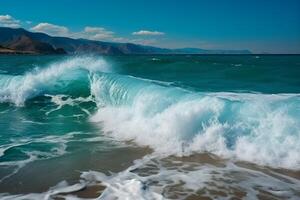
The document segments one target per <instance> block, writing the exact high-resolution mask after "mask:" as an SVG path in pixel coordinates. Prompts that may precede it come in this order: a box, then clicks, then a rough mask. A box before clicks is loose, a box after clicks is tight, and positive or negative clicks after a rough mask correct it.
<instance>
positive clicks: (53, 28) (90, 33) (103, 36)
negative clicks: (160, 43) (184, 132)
mask: <svg viewBox="0 0 300 200" xmlns="http://www.w3.org/2000/svg"><path fill="white" fill-rule="evenodd" d="M30 30H32V31H35V32H43V33H46V34H49V35H52V36H63V37H70V38H83V39H89V40H97V41H113V42H124V43H136V44H142V45H151V44H155V43H157V40H156V39H151V38H147V39H142V38H124V37H117V36H116V35H115V33H114V32H113V31H110V30H107V29H106V28H103V27H93V26H86V27H85V28H84V29H83V30H82V31H78V32H73V31H70V30H69V29H68V28H67V27H65V26H59V25H55V24H50V23H39V24H38V25H36V26H34V27H32V28H31V29H30ZM149 32H150V31H139V32H136V34H134V35H163V34H164V33H161V32H158V31H152V32H150V33H149Z"/></svg>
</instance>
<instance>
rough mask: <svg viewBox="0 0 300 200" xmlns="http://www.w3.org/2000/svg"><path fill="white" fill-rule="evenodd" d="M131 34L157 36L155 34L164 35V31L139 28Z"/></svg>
mask: <svg viewBox="0 0 300 200" xmlns="http://www.w3.org/2000/svg"><path fill="white" fill-rule="evenodd" d="M132 35H142V36H147V35H151V36H157V35H165V33H164V32H159V31H148V30H140V31H137V32H133V33H132Z"/></svg>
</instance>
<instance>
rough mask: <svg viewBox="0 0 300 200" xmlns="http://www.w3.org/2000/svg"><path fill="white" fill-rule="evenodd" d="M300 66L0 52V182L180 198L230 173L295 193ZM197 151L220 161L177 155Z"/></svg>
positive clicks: (1, 186)
mask: <svg viewBox="0 0 300 200" xmlns="http://www.w3.org/2000/svg"><path fill="white" fill-rule="evenodd" d="M299 77H300V56H273V55H260V56H255V55H247V56H221V55H220V56H215V55H209V56H204V55H201V56H197V55H195V56H185V55H178V56H172V55H170V56H167V55H165V56H120V57H100V56H1V57H0V193H2V197H3V198H12V199H14V198H19V199H26V198H29V199H40V198H46V197H47V198H51V195H52V196H55V195H57V194H61V193H63V194H65V193H68V192H70V191H77V190H81V189H83V188H85V187H87V186H90V185H93V184H95V183H94V182H95V180H97V181H96V182H100V183H101V184H102V185H104V186H106V189H105V190H104V192H103V194H102V196H101V198H102V199H110V198H112V197H115V196H117V197H118V196H119V197H120V196H124V195H125V196H126V195H128V198H131V199H161V198H172V196H173V197H174V199H177V198H181V199H184V198H186V197H188V196H190V195H191V194H195V193H197V191H198V192H199V191H200V190H201V188H202V189H203V188H209V187H208V186H209V184H207V181H208V180H209V181H211V182H213V183H215V185H218V183H220V180H221V179H222V180H223V179H224V180H225V182H223V183H222V184H221V185H222V187H221V186H220V187H217V189H216V188H214V189H215V190H216V191H219V192H222V191H224V187H225V191H228V188H227V189H226V187H229V184H228V183H230V182H231V181H232V180H234V181H235V182H237V184H236V185H235V186H233V187H235V189H236V190H241V191H243V192H244V193H245V194H246V195H247V196H248V197H249V198H254V197H255V198H256V197H258V196H259V195H260V193H261V192H259V191H260V190H263V191H265V192H267V193H268V194H269V193H270V195H274V197H276V198H283V197H291V198H297V196H298V197H299V193H297V192H296V191H297V190H298V189H299V187H300V184H299V183H300V180H299V179H300V177H299V169H300V155H299V152H300V131H299V130H300V120H299V119H300V78H299ZM199 154H208V155H210V156H212V157H213V159H214V160H215V162H219V160H223V159H225V160H223V161H222V162H223V166H222V167H220V166H219V165H216V166H215V164H214V165H213V166H211V165H208V164H207V163H206V162H202V161H199V159H196V160H193V162H192V163H193V164H191V162H190V161H184V160H181V159H179V161H178V160H177V158H182V157H191V156H196V155H199ZM143 156H146V157H143ZM215 156H216V157H215ZM174 157H175V158H176V159H175V158H174ZM166 160H167V161H166ZM200 160H201V159H200ZM152 162H153V163H152ZM215 162H214V163H215ZM238 162H245V163H248V164H249V165H250V164H254V165H255V166H258V168H259V169H251V170H253V171H249V169H248V168H244V167H241V166H239V165H237V164H236V163H238ZM151 163H152V164H151ZM170 163H171V164H170ZM178 163H181V164H180V166H181V167H182V168H181V167H179V166H178V165H179V164H178ZM195 163H198V164H197V165H199V166H197V167H194V165H195ZM164 165H167V166H170V165H171V166H173V168H172V167H171V168H168V167H164ZM186 165H187V166H190V168H189V167H183V166H186ZM149 166H152V168H151V167H149ZM153 166H156V167H154V168H155V170H154V169H153ZM191 166H193V167H191ZM128 167H129V168H128ZM126 168H128V169H126ZM144 168H145V169H144ZM149 168H151V169H149ZM261 168H263V169H264V170H266V169H268V170H271V169H275V171H271V172H269V173H265V171H262V170H261ZM137 169H144V171H143V170H142V171H143V172H144V173H146V175H145V174H144V175H143V176H142V175H141V174H139V172H138V171H139V170H137ZM174 169H176V170H174ZM278 169H283V170H287V171H293V173H295V174H296V175H293V176H290V175H286V174H284V173H283V174H282V173H279V172H278V171H276V170H278ZM153 170H154V171H157V172H158V173H157V174H155V175H153ZM136 171H137V172H136ZM111 172H115V173H117V175H113V176H109V174H110V173H111ZM216 172H217V173H218V174H219V176H220V177H217V178H218V179H216V180H215V178H216V177H215V176H209V177H210V178H208V175H212V174H214V173H216ZM233 172H235V173H240V176H237V177H235V176H229V175H228V173H233ZM203 174H206V175H207V176H203ZM247 174H250V175H249V176H248V175H247ZM270 174H273V175H274V176H272V175H270ZM196 176H197V177H198V179H197V178H196ZM242 176H243V177H244V178H241V177H242ZM278 176H280V177H281V178H278ZM32 177H36V178H35V180H34V181H33V180H32ZM166 177H172V178H173V179H172V178H170V179H167V178H166ZM199 177H200V178H199ZM225 177H231V178H232V180H231V179H230V180H226V178H225ZM254 177H256V178H254ZM226 181H227V182H226ZM154 182H155V183H156V182H157V183H159V184H158V185H155V184H152V183H154ZM182 182H183V183H185V184H184V185H183V186H181V187H180V191H181V193H182V194H181V193H180V194H177V193H176V192H174V191H173V190H174V189H173V190H172V189H170V188H172V187H175V188H176V190H179V189H178V183H182ZM92 183H93V184H92ZM117 183H119V185H117V186H116V185H115V184H117ZM147 183H149V184H147ZM150 183H151V184H150ZM170 183H171V184H170ZM164 184H165V185H167V186H163V185H164ZM168 184H169V185H168ZM55 185H56V186H55ZM179 185H180V184H179ZM53 186H55V187H54V188H53ZM51 187H52V189H51ZM210 187H212V186H210ZM49 188H50V189H49ZM145 188H146V189H145ZM257 188H260V190H259V191H258V189H257ZM270 188H271V189H270ZM53 191H56V192H53ZM61 191H64V192H61ZM66 191H68V192H66ZM278 191H280V192H278ZM226 193H227V192H226ZM15 194H18V195H20V196H10V195H15ZM26 194H27V196H26ZM175 194H176V195H177V196H176V195H175ZM201 194H202V193H201ZM212 194H213V193H209V192H208V194H207V192H206V193H205V195H206V196H208V197H210V198H217V197H216V196H213V195H212ZM24 195H25V196H24ZM28 195H29V196H28ZM47 195H48V196H47ZM130 195H131V196H130ZM134 195H135V196H134ZM205 195H204V196H205ZM227 195H228V197H234V195H236V194H231V193H228V194H227ZM264 195H265V194H264ZM64 197H65V196H64ZM219 197H220V196H219ZM219 197H218V198H219ZM272 197H273V196H272Z"/></svg>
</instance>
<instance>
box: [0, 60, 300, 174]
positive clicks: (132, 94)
mask: <svg viewBox="0 0 300 200" xmlns="http://www.w3.org/2000/svg"><path fill="white" fill-rule="evenodd" d="M0 88H1V90H0V102H2V103H7V102H9V103H14V104H15V105H17V106H24V104H25V102H26V101H27V100H30V99H32V98H34V97H37V96H45V95H52V96H53V95H62V94H66V93H67V94H68V95H70V94H71V95H73V96H82V95H83V96H85V97H88V96H89V97H90V96H91V97H92V98H93V99H94V101H95V102H96V104H97V112H96V113H94V114H92V116H91V118H90V120H91V121H93V122H95V123H97V122H101V123H99V126H100V127H101V129H103V131H104V132H105V133H106V134H109V135H111V136H113V137H114V138H116V139H118V140H125V141H128V140H130V141H134V142H135V143H137V144H138V145H141V146H149V147H151V148H152V149H153V150H154V152H155V153H157V154H159V155H177V156H181V155H190V154H193V153H202V152H209V153H213V154H216V155H218V156H221V157H224V158H228V159H237V160H242V161H249V162H253V163H257V164H261V165H269V166H272V167H276V168H289V169H300V157H299V152H300V132H299V130H300V120H299V117H300V95H299V94H276V95H269V94H259V93H211V92H202V93H199V92H193V91H188V90H184V89H182V88H179V87H174V86H172V85H171V84H165V83H164V84H162V83H160V82H156V81H153V80H145V79H139V78H135V77H130V76H125V75H119V74H116V73H113V70H112V69H111V67H110V65H109V64H108V63H107V62H106V61H105V60H103V59H102V58H94V57H86V58H82V57H78V58H72V59H67V60H64V61H61V62H58V63H53V64H51V65H50V66H48V67H47V68H42V69H37V70H34V71H31V72H29V73H26V74H24V75H19V76H10V75H0Z"/></svg>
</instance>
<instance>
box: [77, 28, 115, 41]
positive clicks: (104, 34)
mask: <svg viewBox="0 0 300 200" xmlns="http://www.w3.org/2000/svg"><path fill="white" fill-rule="evenodd" d="M114 34H115V33H114V32H112V31H108V30H106V29H105V28H103V27H91V26H87V27H85V28H84V31H83V32H81V33H79V34H78V35H79V36H81V37H82V38H86V39H91V40H103V39H112V38H114Z"/></svg>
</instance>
